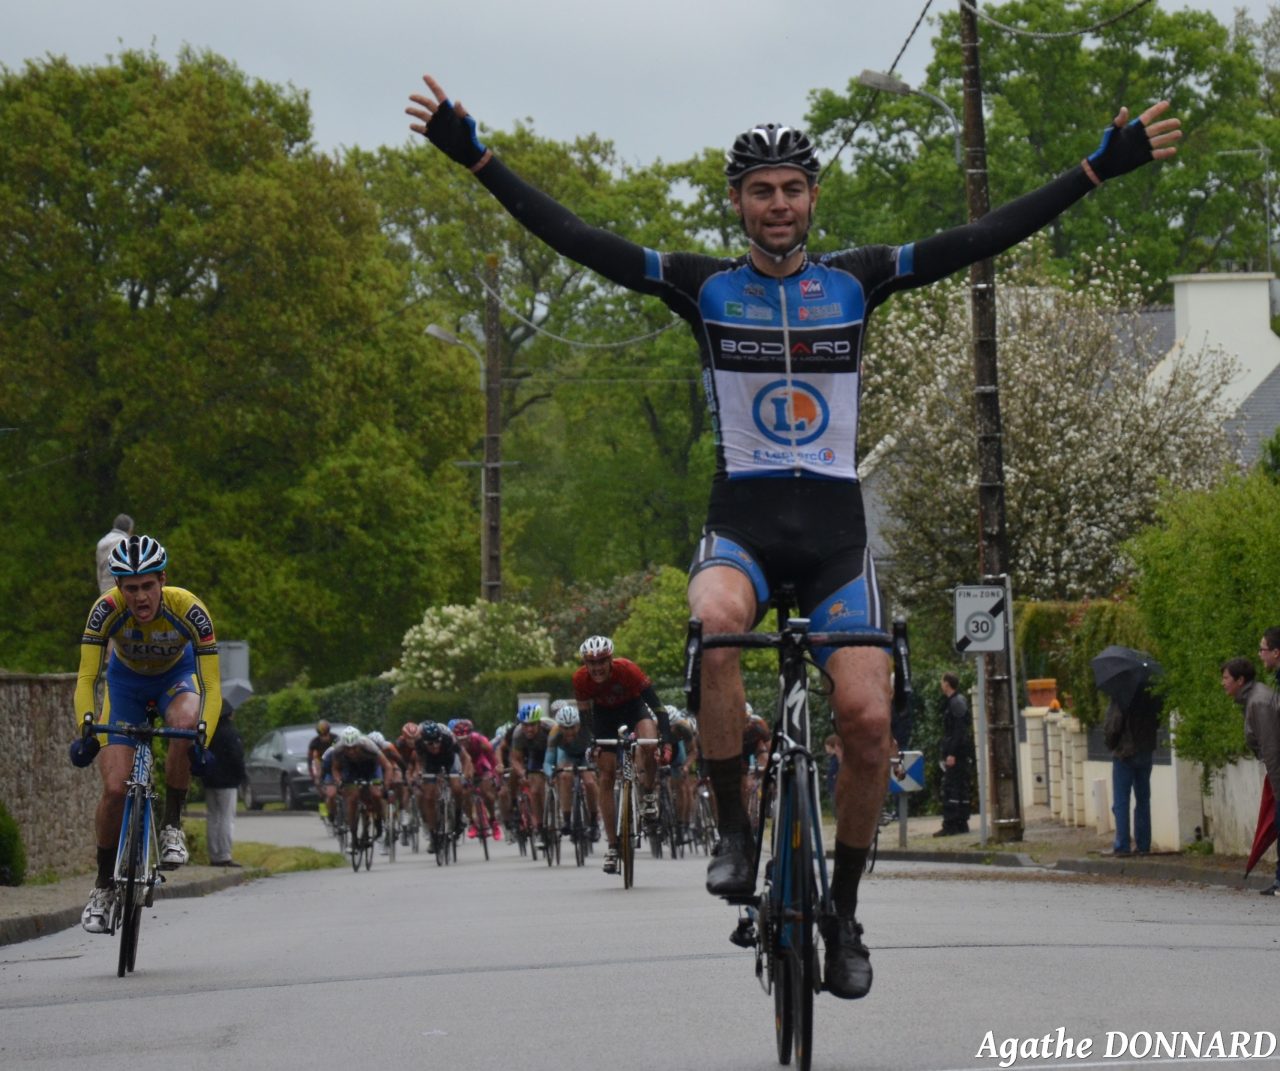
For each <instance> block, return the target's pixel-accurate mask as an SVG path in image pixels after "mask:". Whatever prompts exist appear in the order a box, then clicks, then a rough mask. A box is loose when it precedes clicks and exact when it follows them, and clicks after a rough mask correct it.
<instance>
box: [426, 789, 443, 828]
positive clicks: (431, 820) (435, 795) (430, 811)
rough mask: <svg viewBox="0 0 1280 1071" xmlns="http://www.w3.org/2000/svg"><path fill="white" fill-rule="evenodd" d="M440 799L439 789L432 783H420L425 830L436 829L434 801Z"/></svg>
mask: <svg viewBox="0 0 1280 1071" xmlns="http://www.w3.org/2000/svg"><path fill="white" fill-rule="evenodd" d="M439 798H440V788H439V786H437V785H436V783H435V782H434V781H423V782H422V820H423V821H424V822H426V823H427V829H429V830H434V829H435V828H436V800H438V799H439Z"/></svg>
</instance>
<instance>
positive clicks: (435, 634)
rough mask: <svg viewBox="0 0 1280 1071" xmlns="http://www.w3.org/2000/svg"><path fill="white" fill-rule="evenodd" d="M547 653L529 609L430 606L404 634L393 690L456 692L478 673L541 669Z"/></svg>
mask: <svg viewBox="0 0 1280 1071" xmlns="http://www.w3.org/2000/svg"><path fill="white" fill-rule="evenodd" d="M552 655H553V645H552V642H551V637H550V636H549V635H548V634H547V630H546V629H545V628H543V626H542V625H541V624H540V623H539V621H538V617H537V614H536V613H535V611H534V610H533V609H532V608H531V607H528V606H524V605H521V604H519V603H513V602H485V601H482V600H479V599H477V600H476V601H475V602H474V603H472V604H471V605H470V606H460V605H449V606H432V607H430V608H429V609H428V610H427V612H426V613H425V614H424V615H423V618H422V621H421V623H420V624H417V625H414V626H413V627H412V628H411V629H409V631H408V632H406V633H405V634H404V645H403V649H402V651H401V656H400V664H399V665H398V666H397V667H396V668H395V669H394V670H393V671H392V675H391V676H392V680H393V681H394V683H395V684H396V686H397V688H399V687H405V686H408V687H413V688H421V689H423V690H425V691H432V692H443V691H458V690H460V689H463V688H466V687H469V686H471V685H472V684H474V682H475V680H476V679H477V678H478V677H480V676H481V675H482V674H484V673H488V672H494V671H497V670H504V669H526V668H531V667H540V666H547V665H549V664H550V663H551V659H552Z"/></svg>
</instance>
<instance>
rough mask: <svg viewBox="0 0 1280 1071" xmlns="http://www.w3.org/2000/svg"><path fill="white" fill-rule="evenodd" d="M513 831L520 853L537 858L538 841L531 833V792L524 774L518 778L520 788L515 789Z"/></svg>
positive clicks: (532, 830)
mask: <svg viewBox="0 0 1280 1071" xmlns="http://www.w3.org/2000/svg"><path fill="white" fill-rule="evenodd" d="M512 809H513V810H514V811H515V826H516V829H515V833H516V845H517V846H518V847H519V849H520V854H521V855H531V856H532V857H533V858H534V860H537V858H538V841H537V838H536V837H535V836H534V835H533V832H534V829H535V826H534V824H533V792H532V791H531V790H530V788H529V778H528V775H527V774H526V775H525V776H524V777H522V778H521V779H520V788H519V789H518V790H517V791H516V799H515V806H514V807H513V808H512Z"/></svg>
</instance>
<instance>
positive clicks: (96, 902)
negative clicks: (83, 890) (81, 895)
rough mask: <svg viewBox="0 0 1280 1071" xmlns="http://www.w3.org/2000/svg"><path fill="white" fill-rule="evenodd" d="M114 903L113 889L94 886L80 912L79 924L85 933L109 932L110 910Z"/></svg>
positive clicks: (114, 893) (114, 894) (114, 892)
mask: <svg viewBox="0 0 1280 1071" xmlns="http://www.w3.org/2000/svg"><path fill="white" fill-rule="evenodd" d="M115 904H116V891H115V889H98V888H95V889H94V890H93V892H92V893H90V894H89V902H88V903H87V904H85V906H84V911H82V912H81V913H80V925H81V926H83V927H84V929H85V932H86V933H110V932H111V911H112V909H113V908H114V907H115Z"/></svg>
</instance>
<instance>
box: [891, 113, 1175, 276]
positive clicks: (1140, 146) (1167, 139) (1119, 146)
mask: <svg viewBox="0 0 1280 1071" xmlns="http://www.w3.org/2000/svg"><path fill="white" fill-rule="evenodd" d="M1168 108H1169V102H1168V101H1160V102H1158V103H1156V104H1153V105H1152V106H1151V107H1150V108H1148V109H1147V110H1146V111H1145V112H1143V113H1142V115H1141V116H1140V117H1139V118H1137V119H1135V120H1133V121H1132V122H1128V121H1127V120H1128V117H1129V110H1128V109H1127V108H1121V109H1120V114H1119V115H1117V116H1116V118H1115V121H1114V122H1113V124H1112V125H1111V126H1109V127H1107V129H1106V131H1105V132H1104V134H1103V136H1102V144H1101V145H1099V146H1098V148H1097V150H1096V151H1095V152H1094V153H1093V154H1092V155H1090V156H1089V157H1087V158H1086V159H1085V160H1082V161H1081V162H1080V163H1079V164H1078V165H1077V166H1075V167H1073V168H1072V169H1071V170H1070V171H1067V172H1066V173H1065V174H1062V175H1059V176H1058V177H1057V178H1056V179H1053V180H1051V181H1050V182H1048V183H1046V184H1045V185H1043V186H1041V187H1040V188H1039V189H1038V190H1032V191H1031V192H1030V193H1028V194H1024V195H1023V196H1022V197H1019V198H1017V199H1016V200H1013V201H1010V202H1008V203H1007V204H1004V205H1001V206H1000V207H999V208H997V209H995V210H994V211H992V212H989V213H988V214H987V215H985V216H983V217H982V218H981V219H980V220H976V221H975V222H973V223H969V224H966V225H964V226H962V227H955V228H953V229H951V230H949V231H943V232H942V233H941V234H937V235H934V236H932V237H930V238H925V239H923V240H921V241H919V242H917V243H915V252H914V269H915V270H914V274H913V275H912V276H911V277H910V278H909V279H907V280H904V281H905V282H906V285H907V286H910V287H915V286H924V285H926V284H928V283H931V282H935V281H936V280H938V279H941V278H943V277H944V276H947V275H950V274H951V273H952V272H955V271H959V270H960V269H961V268H964V267H967V266H968V265H970V264H974V263H976V262H977V261H979V260H985V259H987V258H988V257H993V256H995V255H997V254H998V253H1003V252H1004V251H1005V250H1006V249H1010V248H1012V247H1013V246H1015V245H1017V244H1018V243H1019V242H1021V241H1023V240H1025V239H1026V238H1029V237H1030V236H1031V235H1033V234H1034V233H1035V232H1036V231H1038V230H1040V229H1041V228H1042V227H1045V226H1046V225H1048V224H1049V223H1051V222H1052V221H1053V220H1055V219H1056V218H1057V217H1058V216H1060V215H1061V214H1062V213H1063V212H1065V211H1066V210H1067V209H1068V208H1070V207H1071V206H1072V205H1073V204H1075V203H1076V202H1077V201H1079V200H1081V199H1082V198H1083V197H1084V196H1085V195H1086V194H1088V193H1091V192H1092V191H1093V190H1094V189H1095V188H1096V187H1098V186H1100V185H1102V183H1103V181H1105V180H1106V179H1112V178H1117V177H1119V176H1120V175H1124V174H1127V173H1128V172H1130V171H1133V170H1136V169H1137V168H1139V167H1142V166H1143V165H1144V164H1148V163H1151V162H1152V161H1153V160H1164V159H1167V158H1169V157H1171V156H1173V155H1174V154H1175V153H1176V152H1177V149H1176V148H1175V147H1174V144H1173V143H1174V142H1175V141H1177V140H1178V139H1179V138H1180V137H1181V136H1182V131H1181V130H1180V129H1179V127H1180V125H1181V123H1180V121H1179V120H1177V119H1160V116H1161V115H1163V114H1164V112H1165V111H1167V110H1168Z"/></svg>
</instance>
